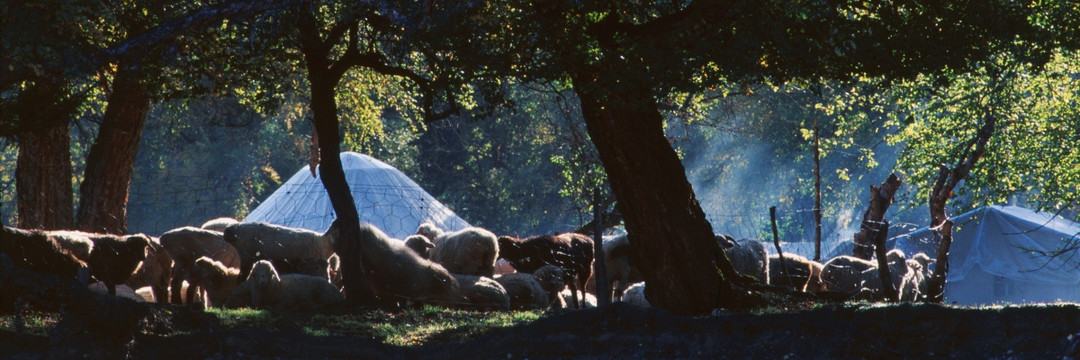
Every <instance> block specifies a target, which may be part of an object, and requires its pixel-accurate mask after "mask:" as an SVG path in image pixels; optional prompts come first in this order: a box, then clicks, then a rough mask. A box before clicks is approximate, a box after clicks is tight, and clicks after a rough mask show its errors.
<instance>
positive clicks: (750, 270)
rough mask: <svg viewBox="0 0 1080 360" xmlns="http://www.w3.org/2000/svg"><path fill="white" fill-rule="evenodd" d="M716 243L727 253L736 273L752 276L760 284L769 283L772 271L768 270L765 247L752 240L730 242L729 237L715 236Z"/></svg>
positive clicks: (767, 257) (767, 255) (767, 256)
mask: <svg viewBox="0 0 1080 360" xmlns="http://www.w3.org/2000/svg"><path fill="white" fill-rule="evenodd" d="M716 242H717V243H718V244H720V247H721V248H722V249H724V252H725V253H727V256H728V259H729V260H731V266H732V267H734V268H735V270H736V271H738V272H740V273H742V274H744V275H749V276H753V277H754V278H756V279H758V281H760V282H762V283H768V282H769V275H770V274H771V271H772V269H770V268H769V261H770V260H771V259H770V258H769V252H768V251H767V250H765V245H763V244H762V243H761V242H760V241H756V240H753V239H742V240H739V241H735V240H732V238H731V237H730V236H727V235H722V234H716Z"/></svg>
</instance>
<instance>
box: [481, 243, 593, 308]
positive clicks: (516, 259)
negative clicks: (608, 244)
mask: <svg viewBox="0 0 1080 360" xmlns="http://www.w3.org/2000/svg"><path fill="white" fill-rule="evenodd" d="M499 250H500V253H499V257H501V258H504V259H506V260H507V261H510V265H513V266H514V268H515V269H517V270H518V271H521V272H527V273H531V272H533V271H536V270H537V269H539V268H540V267H541V266H544V265H556V266H559V267H560V268H561V269H562V270H563V271H564V272H565V276H566V283H567V284H568V285H570V291H571V294H572V295H573V298H574V307H575V308H578V307H580V305H581V304H579V303H578V301H577V300H578V298H577V294H578V290H581V291H583V292H584V290H585V283H586V282H587V281H588V280H589V276H590V275H591V274H592V262H593V242H592V239H590V238H589V237H588V236H586V235H582V234H575V233H565V234H559V235H554V236H551V235H540V236H533V237H530V238H526V239H516V238H513V237H509V236H503V237H500V238H499Z"/></svg>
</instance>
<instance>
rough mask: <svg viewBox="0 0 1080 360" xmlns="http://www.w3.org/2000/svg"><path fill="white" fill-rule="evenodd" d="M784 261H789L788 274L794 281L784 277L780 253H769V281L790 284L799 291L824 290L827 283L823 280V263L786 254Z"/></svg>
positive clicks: (774, 283)
mask: <svg viewBox="0 0 1080 360" xmlns="http://www.w3.org/2000/svg"><path fill="white" fill-rule="evenodd" d="M784 262H785V263H787V271H788V274H789V275H791V281H792V283H791V284H789V283H788V279H787V278H785V277H784V273H783V270H782V269H781V265H780V256H779V255H775V254H773V255H769V283H770V284H772V285H779V286H790V287H792V288H794V289H795V290H798V291H822V290H825V288H826V287H825V283H824V282H822V281H821V269H822V264H821V263H819V262H817V261H813V260H810V259H807V258H805V257H803V256H801V255H796V254H790V253H788V254H784Z"/></svg>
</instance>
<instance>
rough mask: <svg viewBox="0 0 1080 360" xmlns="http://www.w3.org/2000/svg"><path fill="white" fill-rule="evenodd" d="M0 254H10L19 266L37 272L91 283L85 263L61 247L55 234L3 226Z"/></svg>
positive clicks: (0, 237)
mask: <svg viewBox="0 0 1080 360" xmlns="http://www.w3.org/2000/svg"><path fill="white" fill-rule="evenodd" d="M3 228H4V229H3V233H2V235H3V236H0V253H4V254H7V255H8V257H10V258H11V260H12V261H13V262H14V263H15V265H16V266H19V267H21V268H24V269H27V270H32V271H35V272H40V273H46V274H53V275H58V276H61V277H66V278H73V279H78V280H79V281H80V282H81V283H83V284H86V283H87V282H89V278H90V271H89V268H88V266H87V265H86V262H84V261H83V260H81V259H79V258H78V257H77V256H75V255H74V254H72V252H71V251H70V250H67V249H65V248H64V247H63V246H61V245H60V244H59V243H58V242H57V241H56V239H55V238H54V237H52V236H49V234H48V233H47V232H44V231H40V230H22V229H18V228H13V227H7V226H4V227H3Z"/></svg>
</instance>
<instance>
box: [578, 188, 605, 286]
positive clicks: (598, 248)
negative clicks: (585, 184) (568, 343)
mask: <svg viewBox="0 0 1080 360" xmlns="http://www.w3.org/2000/svg"><path fill="white" fill-rule="evenodd" d="M593 222H595V223H596V230H595V231H593V283H594V284H595V286H596V306H604V305H607V304H610V303H611V282H609V281H608V279H607V268H606V267H605V266H604V209H601V208H600V188H596V189H594V190H593ZM582 296H584V289H582Z"/></svg>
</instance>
